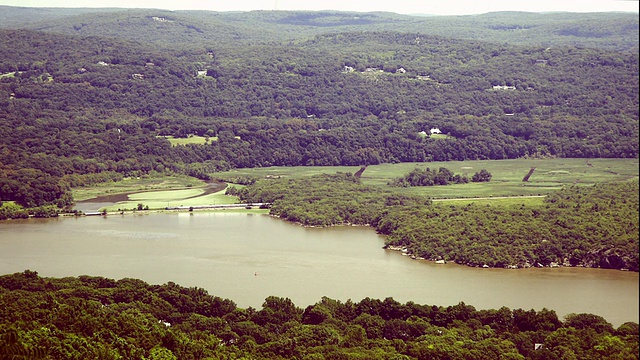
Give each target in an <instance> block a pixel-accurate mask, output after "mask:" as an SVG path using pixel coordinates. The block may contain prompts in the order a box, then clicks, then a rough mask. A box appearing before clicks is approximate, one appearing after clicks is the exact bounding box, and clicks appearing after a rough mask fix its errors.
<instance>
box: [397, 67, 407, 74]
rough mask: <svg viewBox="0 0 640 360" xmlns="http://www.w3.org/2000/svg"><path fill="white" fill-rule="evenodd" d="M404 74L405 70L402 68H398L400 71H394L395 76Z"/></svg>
mask: <svg viewBox="0 0 640 360" xmlns="http://www.w3.org/2000/svg"><path fill="white" fill-rule="evenodd" d="M406 72H407V70H405V69H404V68H400V69H398V70H396V74H404V73H406Z"/></svg>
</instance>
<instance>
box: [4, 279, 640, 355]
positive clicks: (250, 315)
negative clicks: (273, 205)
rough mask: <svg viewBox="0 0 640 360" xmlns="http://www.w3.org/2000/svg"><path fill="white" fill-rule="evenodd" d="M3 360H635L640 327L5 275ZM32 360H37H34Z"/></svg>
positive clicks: (520, 313)
mask: <svg viewBox="0 0 640 360" xmlns="http://www.w3.org/2000/svg"><path fill="white" fill-rule="evenodd" d="M0 305H1V306H0V354H2V355H8V356H9V357H11V356H12V355H14V356H18V358H20V356H23V358H24V357H28V358H47V359H121V358H129V359H181V360H189V359H325V358H331V359H477V360H484V359H585V360H586V359H637V358H638V356H637V350H638V324H637V323H632V322H629V323H624V324H622V325H620V326H619V327H618V328H617V329H615V328H614V327H613V326H612V325H611V324H610V323H608V322H607V321H606V320H605V319H603V318H602V317H600V316H597V315H592V314H585V313H579V314H569V315H567V316H565V317H564V319H558V316H557V315H556V313H555V312H554V311H553V310H548V309H542V310H540V311H536V310H533V309H531V310H526V309H509V308H506V307H502V308H500V309H497V310H496V309H491V310H477V309H475V308H474V307H473V306H472V305H467V304H465V303H459V304H457V305H453V306H431V305H427V304H416V303H413V302H408V303H406V304H402V303H400V302H398V301H395V300H394V299H393V298H386V299H384V300H379V299H370V298H365V299H362V300H360V301H357V302H354V301H351V300H348V301H346V302H341V301H337V300H332V299H330V298H326V297H324V298H322V299H319V300H318V302H317V303H316V304H314V305H310V306H308V307H306V308H305V309H302V308H299V307H297V306H296V305H295V304H294V303H293V302H292V301H291V300H290V299H288V298H280V297H275V296H271V297H268V298H266V299H265V301H264V303H263V305H262V308H261V309H253V308H247V309H242V308H238V307H236V305H235V304H234V303H233V301H231V300H227V299H222V298H220V297H217V296H215V295H210V294H208V293H207V291H205V290H204V289H201V288H197V287H192V288H186V287H182V286H180V285H178V284H174V283H172V282H169V283H166V284H163V285H149V284H147V283H145V282H144V281H141V280H137V279H128V278H125V279H120V280H113V279H108V278H103V277H91V276H79V277H68V278H59V279H58V278H45V277H40V276H38V273H37V272H35V271H29V270H26V271H24V272H23V273H16V274H12V275H3V276H0ZM29 355H30V356H29Z"/></svg>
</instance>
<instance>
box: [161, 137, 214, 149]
mask: <svg viewBox="0 0 640 360" xmlns="http://www.w3.org/2000/svg"><path fill="white" fill-rule="evenodd" d="M158 138H163V139H167V140H169V142H170V143H171V146H178V145H187V144H206V143H207V139H208V140H209V141H217V140H218V138H217V137H215V136H214V137H209V138H207V137H204V136H197V135H190V136H189V137H186V138H176V137H173V136H158Z"/></svg>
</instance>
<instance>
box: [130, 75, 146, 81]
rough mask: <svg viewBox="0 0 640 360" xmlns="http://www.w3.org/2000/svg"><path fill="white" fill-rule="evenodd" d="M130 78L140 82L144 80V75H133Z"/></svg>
mask: <svg viewBox="0 0 640 360" xmlns="http://www.w3.org/2000/svg"><path fill="white" fill-rule="evenodd" d="M131 77H132V78H134V79H137V80H142V79H144V75H142V74H133V75H131Z"/></svg>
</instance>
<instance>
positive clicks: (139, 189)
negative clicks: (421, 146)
mask: <svg viewBox="0 0 640 360" xmlns="http://www.w3.org/2000/svg"><path fill="white" fill-rule="evenodd" d="M427 167H428V168H430V169H436V170H437V169H439V168H440V167H445V168H447V169H449V170H450V171H452V172H453V173H454V174H461V175H467V176H468V177H469V178H470V177H471V176H473V174H474V173H476V172H478V171H480V170H482V169H486V170H487V171H489V172H490V173H491V174H492V178H491V181H490V182H483V183H473V182H470V183H468V184H455V185H447V186H429V187H406V188H401V187H391V186H389V185H388V183H389V182H390V181H391V180H393V179H395V178H398V177H401V176H403V175H405V174H407V173H408V172H410V171H411V170H413V169H415V168H421V169H424V168H427ZM532 167H535V171H534V172H533V174H532V175H531V177H530V178H529V180H528V181H527V182H523V181H522V180H523V178H524V177H525V175H527V173H528V172H529V171H530V169H531V168H532ZM359 169H360V168H359V167H357V166H298V167H268V168H254V169H236V170H230V171H225V172H220V173H214V174H211V176H212V177H213V178H215V179H220V180H223V181H224V180H225V179H235V178H238V177H253V178H258V179H260V178H274V177H284V178H301V177H308V176H313V175H318V174H333V173H336V172H344V173H346V172H350V173H355V172H357V171H358V170H359ZM637 179H638V159H517V160H485V161H450V162H431V163H401V164H381V165H371V166H368V167H367V169H366V170H365V171H364V173H363V174H362V177H361V180H362V182H363V183H364V184H366V185H372V186H381V187H384V188H386V189H388V190H392V191H397V192H399V193H403V194H414V195H425V196H429V197H431V198H432V199H434V200H435V201H443V200H452V201H453V200H454V199H455V201H456V204H461V205H464V204H467V203H469V202H471V201H480V200H481V201H491V202H492V203H495V204H505V205H506V204H511V203H514V202H517V203H523V202H526V203H537V202H541V201H542V197H543V196H544V195H546V194H548V193H550V192H552V191H555V190H558V189H561V188H562V187H563V186H571V185H578V186H591V185H593V184H596V183H606V182H617V181H632V180H637ZM206 186H207V185H206V184H205V183H203V182H202V181H201V180H197V179H195V178H189V177H173V176H167V177H152V178H137V179H132V178H128V179H125V180H122V181H118V182H112V183H108V184H103V185H100V186H94V187H87V188H80V189H74V191H73V193H74V198H75V199H76V201H81V200H86V199H90V198H95V197H97V196H104V195H114V194H127V195H128V199H126V200H124V201H119V202H118V203H116V204H114V205H112V206H108V207H107V208H106V210H107V211H109V212H111V211H118V210H120V209H123V210H124V209H127V210H130V209H134V208H137V206H138V204H142V205H143V206H144V207H145V208H146V207H148V208H149V209H164V208H166V207H169V206H197V205H216V204H217V205H220V204H231V203H234V202H236V201H237V198H236V197H234V196H227V195H224V190H221V191H218V192H215V193H210V192H207V191H206ZM233 186H236V187H239V186H241V185H233Z"/></svg>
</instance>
